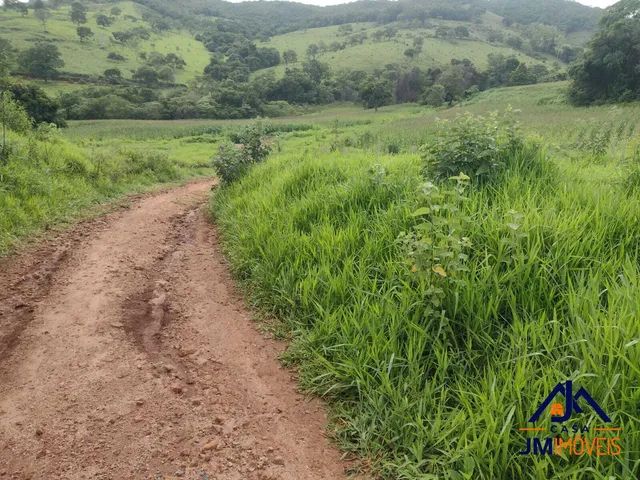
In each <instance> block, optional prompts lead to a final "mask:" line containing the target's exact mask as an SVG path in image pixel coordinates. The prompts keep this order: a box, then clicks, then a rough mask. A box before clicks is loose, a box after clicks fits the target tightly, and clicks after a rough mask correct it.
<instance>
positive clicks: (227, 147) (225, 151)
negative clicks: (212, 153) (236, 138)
mask: <svg viewBox="0 0 640 480" xmlns="http://www.w3.org/2000/svg"><path fill="white" fill-rule="evenodd" d="M213 168H214V169H215V171H216V173H217V174H218V177H220V180H221V181H222V183H224V184H230V183H233V182H235V181H237V180H239V179H240V178H242V176H244V174H245V173H246V171H247V169H248V168H249V162H247V157H246V156H245V155H244V152H243V151H242V148H241V147H240V146H238V145H234V144H233V143H229V142H227V143H223V144H222V145H220V147H218V155H217V156H216V157H214V159H213Z"/></svg>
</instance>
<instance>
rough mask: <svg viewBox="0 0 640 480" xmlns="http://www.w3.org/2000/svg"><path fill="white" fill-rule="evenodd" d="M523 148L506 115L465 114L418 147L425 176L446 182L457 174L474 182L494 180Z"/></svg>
mask: <svg viewBox="0 0 640 480" xmlns="http://www.w3.org/2000/svg"><path fill="white" fill-rule="evenodd" d="M523 146H524V140H523V138H522V137H521V136H520V135H519V133H518V130H517V124H516V123H515V122H514V121H513V120H511V119H510V118H509V116H508V115H505V116H503V117H499V116H498V114H497V113H493V114H491V115H490V116H489V117H481V116H474V115H471V114H465V115H463V116H460V117H458V118H457V119H456V120H454V121H452V122H450V121H443V122H441V123H440V125H439V127H438V130H437V133H436V135H435V137H434V138H433V141H432V142H430V143H427V144H426V145H423V146H422V147H421V150H422V153H423V158H424V162H425V167H424V173H425V174H426V175H427V176H430V177H433V178H435V179H436V180H445V179H448V178H450V177H453V176H454V175H457V174H459V173H460V172H463V173H465V174H466V175H469V176H470V177H471V178H472V180H473V181H474V182H479V183H484V182H487V181H489V180H491V179H493V178H494V177H495V176H496V175H497V174H498V173H499V172H500V171H501V170H503V169H504V168H505V167H506V166H507V165H508V164H509V163H510V161H511V160H513V159H514V158H515V155H514V154H515V153H516V151H517V150H519V149H521V148H522V147H523Z"/></svg>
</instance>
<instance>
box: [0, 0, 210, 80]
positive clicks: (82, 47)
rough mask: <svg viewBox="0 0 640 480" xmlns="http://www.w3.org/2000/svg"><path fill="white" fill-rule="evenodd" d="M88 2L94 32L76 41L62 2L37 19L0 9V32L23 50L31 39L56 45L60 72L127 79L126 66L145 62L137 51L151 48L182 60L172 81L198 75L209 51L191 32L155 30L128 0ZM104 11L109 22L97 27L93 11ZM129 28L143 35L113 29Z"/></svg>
mask: <svg viewBox="0 0 640 480" xmlns="http://www.w3.org/2000/svg"><path fill="white" fill-rule="evenodd" d="M86 5H87V7H88V12H87V23H86V24H85V26H87V27H88V28H90V29H91V30H92V31H93V34H94V36H93V37H92V38H90V39H88V40H85V41H81V40H80V38H79V37H78V35H77V33H76V29H77V26H76V25H75V24H74V23H73V22H72V21H71V19H70V7H69V6H68V5H62V6H60V7H59V8H57V9H50V14H51V16H50V18H48V19H47V21H46V23H44V24H43V23H41V22H40V21H39V20H38V19H37V18H35V16H34V15H33V12H31V11H30V12H29V14H28V15H27V16H22V15H21V14H20V13H19V12H17V11H14V10H10V9H9V10H0V36H2V37H5V38H8V39H9V40H10V41H11V43H12V44H13V46H14V47H16V48H17V49H19V50H24V49H27V48H29V47H31V46H32V45H34V44H35V43H37V42H40V41H49V42H53V43H54V44H55V45H57V46H58V48H59V50H60V52H61V54H62V58H63V60H64V63H65V65H64V67H63V68H62V69H61V70H62V71H63V72H64V73H68V74H74V75H82V76H98V75H102V74H103V72H104V71H105V70H107V69H109V68H118V69H119V70H121V71H122V74H123V76H124V77H125V78H130V77H131V74H132V71H133V70H135V69H137V68H139V67H140V66H142V65H144V64H145V60H144V58H143V57H142V56H144V55H148V54H149V53H151V52H158V53H161V54H163V55H166V54H168V53H175V54H176V55H179V56H180V57H181V58H182V59H183V60H184V62H185V64H186V65H185V66H184V68H183V69H179V70H176V73H175V80H176V82H179V83H185V82H187V81H189V80H191V79H193V78H194V77H195V76H196V75H200V74H201V73H202V71H203V69H204V67H205V66H206V65H207V63H208V62H209V54H208V52H207V50H206V49H205V48H204V46H203V45H202V44H201V43H200V42H198V41H196V40H195V39H194V38H193V35H192V34H191V33H190V32H188V31H186V30H184V29H182V28H170V29H167V30H164V29H163V30H158V28H157V27H154V26H153V25H152V24H150V22H149V20H148V19H146V18H145V17H148V16H147V15H146V12H145V10H146V9H145V7H142V6H140V5H137V4H135V3H133V2H116V3H104V4H101V3H89V2H87V3H86ZM114 7H116V8H118V9H120V11H121V13H119V15H117V16H114V15H112V14H111V13H110V12H111V9H113V8H114ZM100 14H102V15H106V16H109V17H110V18H111V19H112V21H113V23H112V24H111V25H110V26H104V27H101V26H98V25H97V24H96V17H97V16H98V15H100ZM134 29H141V30H139V31H140V32H142V31H144V32H146V33H143V34H142V35H143V36H145V37H146V36H147V35H148V38H137V39H131V40H130V41H127V42H118V41H117V40H116V39H115V38H114V37H113V34H114V33H116V32H130V31H133V30H134ZM110 53H115V54H117V55H120V56H122V57H123V59H122V60H118V61H114V60H110V59H109V58H108V55H109V54H110Z"/></svg>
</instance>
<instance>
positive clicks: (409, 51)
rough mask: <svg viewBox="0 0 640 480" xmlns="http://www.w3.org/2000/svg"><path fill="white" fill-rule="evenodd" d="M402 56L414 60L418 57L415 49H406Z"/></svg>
mask: <svg viewBox="0 0 640 480" xmlns="http://www.w3.org/2000/svg"><path fill="white" fill-rule="evenodd" d="M404 56H405V57H407V58H411V59H413V58H416V57H417V56H418V51H417V50H416V49H415V48H407V49H406V50H405V51H404Z"/></svg>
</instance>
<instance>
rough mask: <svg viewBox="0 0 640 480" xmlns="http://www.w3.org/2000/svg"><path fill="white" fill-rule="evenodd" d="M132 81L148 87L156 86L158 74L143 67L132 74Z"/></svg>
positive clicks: (149, 68)
mask: <svg viewBox="0 0 640 480" xmlns="http://www.w3.org/2000/svg"><path fill="white" fill-rule="evenodd" d="M133 80H134V81H136V82H139V83H143V84H145V85H148V86H152V85H156V84H157V83H158V80H159V77H158V72H156V70H155V69H153V68H151V67H148V66H143V67H140V68H138V69H137V70H136V71H135V72H134V74H133Z"/></svg>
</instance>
